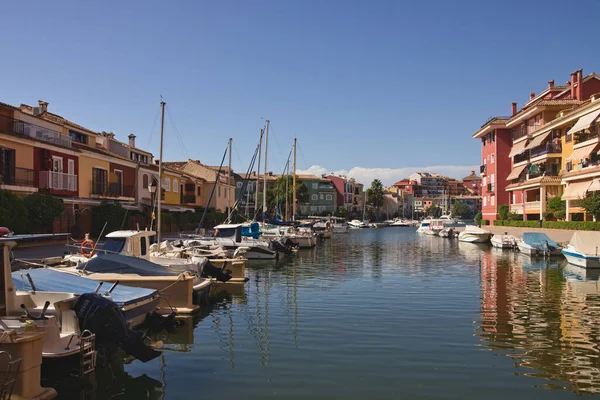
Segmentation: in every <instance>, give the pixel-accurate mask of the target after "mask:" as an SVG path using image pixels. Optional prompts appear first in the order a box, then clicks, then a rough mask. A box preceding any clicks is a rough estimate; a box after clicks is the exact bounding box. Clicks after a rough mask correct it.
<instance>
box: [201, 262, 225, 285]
mask: <svg viewBox="0 0 600 400" xmlns="http://www.w3.org/2000/svg"><path fill="white" fill-rule="evenodd" d="M226 264H227V263H225V265H223V268H218V267H215V266H214V264H213V263H211V262H210V261H208V260H206V263H205V264H204V266H203V267H202V274H201V275H202V276H203V277H205V278H215V279H216V280H218V281H219V282H227V281H228V280H230V279H231V270H229V269H225V266H226Z"/></svg>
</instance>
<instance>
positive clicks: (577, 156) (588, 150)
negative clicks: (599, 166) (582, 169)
mask: <svg viewBox="0 0 600 400" xmlns="http://www.w3.org/2000/svg"><path fill="white" fill-rule="evenodd" d="M596 147H598V143H592V144H588V145H587V146H585V147H581V148H579V149H575V150H573V152H572V153H571V155H570V156H569V157H567V161H579V160H581V159H582V158H586V157H587V156H589V155H590V154H592V151H594V149H595V148H596Z"/></svg>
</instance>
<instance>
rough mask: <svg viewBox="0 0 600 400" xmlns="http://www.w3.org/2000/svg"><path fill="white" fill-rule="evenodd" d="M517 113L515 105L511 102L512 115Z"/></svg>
mask: <svg viewBox="0 0 600 400" xmlns="http://www.w3.org/2000/svg"><path fill="white" fill-rule="evenodd" d="M516 113H517V103H515V102H514V101H513V103H512V115H515V114H516Z"/></svg>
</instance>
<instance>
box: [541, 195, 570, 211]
mask: <svg viewBox="0 0 600 400" xmlns="http://www.w3.org/2000/svg"><path fill="white" fill-rule="evenodd" d="M546 208H547V209H548V211H552V212H556V211H565V210H566V209H567V202H566V201H564V200H563V199H561V197H560V196H554V197H552V198H551V199H550V200H548V205H547V207H546Z"/></svg>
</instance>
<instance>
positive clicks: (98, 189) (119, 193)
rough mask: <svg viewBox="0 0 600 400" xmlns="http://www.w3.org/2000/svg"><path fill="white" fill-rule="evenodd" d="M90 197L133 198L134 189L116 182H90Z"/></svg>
mask: <svg viewBox="0 0 600 400" xmlns="http://www.w3.org/2000/svg"><path fill="white" fill-rule="evenodd" d="M90 192H91V193H90V194H92V195H95V196H102V197H134V196H135V194H134V187H133V186H132V185H123V184H120V183H118V182H106V181H102V180H97V181H96V180H92V186H91V191H90Z"/></svg>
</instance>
